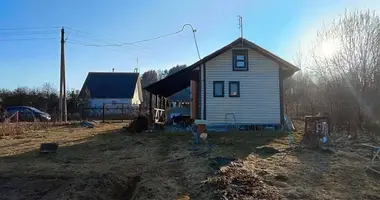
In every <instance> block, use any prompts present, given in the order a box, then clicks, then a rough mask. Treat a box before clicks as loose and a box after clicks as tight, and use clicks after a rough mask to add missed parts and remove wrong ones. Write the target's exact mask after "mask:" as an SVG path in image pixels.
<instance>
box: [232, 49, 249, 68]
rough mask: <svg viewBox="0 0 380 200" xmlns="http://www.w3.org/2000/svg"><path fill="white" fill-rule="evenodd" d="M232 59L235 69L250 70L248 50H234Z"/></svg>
mask: <svg viewBox="0 0 380 200" xmlns="http://www.w3.org/2000/svg"><path fill="white" fill-rule="evenodd" d="M232 60H233V70H234V71H248V50H236V51H234V52H233V59H232Z"/></svg>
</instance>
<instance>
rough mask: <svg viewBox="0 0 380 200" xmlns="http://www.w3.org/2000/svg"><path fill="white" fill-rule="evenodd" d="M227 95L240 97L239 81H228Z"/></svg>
mask: <svg viewBox="0 0 380 200" xmlns="http://www.w3.org/2000/svg"><path fill="white" fill-rule="evenodd" d="M229 96H230V97H240V82H239V81H230V82H229Z"/></svg>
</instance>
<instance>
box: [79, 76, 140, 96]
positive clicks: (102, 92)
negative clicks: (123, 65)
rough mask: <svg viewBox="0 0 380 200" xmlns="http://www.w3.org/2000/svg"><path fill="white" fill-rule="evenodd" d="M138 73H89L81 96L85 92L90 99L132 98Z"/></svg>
mask: <svg viewBox="0 0 380 200" xmlns="http://www.w3.org/2000/svg"><path fill="white" fill-rule="evenodd" d="M138 77H139V73H125V72H89V73H88V75H87V78H86V80H85V82H84V84H83V87H82V90H81V92H80V93H81V95H83V94H85V93H84V92H85V91H86V90H87V91H89V93H90V97H91V98H110V99H123V98H133V94H134V92H135V88H136V83H137V80H138Z"/></svg>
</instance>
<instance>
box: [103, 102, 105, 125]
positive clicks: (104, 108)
mask: <svg viewBox="0 0 380 200" xmlns="http://www.w3.org/2000/svg"><path fill="white" fill-rule="evenodd" d="M104 111H105V103H103V123H104V122H105V119H104Z"/></svg>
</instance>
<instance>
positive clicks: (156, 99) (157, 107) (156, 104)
mask: <svg viewBox="0 0 380 200" xmlns="http://www.w3.org/2000/svg"><path fill="white" fill-rule="evenodd" d="M155 96H156V103H155V104H156V106H155V108H158V95H155Z"/></svg>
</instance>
